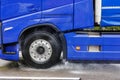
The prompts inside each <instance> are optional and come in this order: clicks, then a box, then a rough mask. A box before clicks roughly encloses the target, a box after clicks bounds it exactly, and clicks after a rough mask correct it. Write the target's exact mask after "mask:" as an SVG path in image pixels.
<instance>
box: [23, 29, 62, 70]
mask: <svg viewBox="0 0 120 80" xmlns="http://www.w3.org/2000/svg"><path fill="white" fill-rule="evenodd" d="M60 54H61V46H60V41H59V39H58V38H57V37H56V36H55V35H53V34H51V33H48V32H45V31H37V32H34V33H33V34H30V35H29V36H28V37H26V39H25V40H24V44H23V46H22V55H23V59H24V60H25V62H26V63H27V64H28V65H30V66H32V67H34V68H43V69H44V68H49V67H51V66H53V65H54V64H56V63H57V62H58V61H59V59H60Z"/></svg>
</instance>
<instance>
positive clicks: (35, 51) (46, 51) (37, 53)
mask: <svg viewBox="0 0 120 80" xmlns="http://www.w3.org/2000/svg"><path fill="white" fill-rule="evenodd" d="M29 53H30V56H31V58H32V60H33V61H34V62H36V63H45V62H46V61H48V60H49V59H50V57H51V55H52V46H51V44H50V43H49V42H48V41H46V40H44V39H38V40H35V41H34V42H32V44H31V45H30V48H29Z"/></svg>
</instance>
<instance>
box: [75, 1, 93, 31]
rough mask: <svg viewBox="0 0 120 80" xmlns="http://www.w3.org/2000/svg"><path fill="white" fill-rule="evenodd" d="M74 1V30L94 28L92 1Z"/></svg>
mask: <svg viewBox="0 0 120 80" xmlns="http://www.w3.org/2000/svg"><path fill="white" fill-rule="evenodd" d="M74 1H75V5H74V29H83V28H84V29H85V28H94V17H93V16H94V12H93V0H74Z"/></svg>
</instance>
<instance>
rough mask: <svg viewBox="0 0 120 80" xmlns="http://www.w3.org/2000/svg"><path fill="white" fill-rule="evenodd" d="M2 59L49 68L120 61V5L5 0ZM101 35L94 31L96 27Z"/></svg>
mask: <svg viewBox="0 0 120 80" xmlns="http://www.w3.org/2000/svg"><path fill="white" fill-rule="evenodd" d="M0 3H1V6H0V21H1V28H0V33H1V36H0V45H1V50H0V58H1V59H5V60H12V61H18V60H20V59H19V54H20V53H22V56H23V59H24V61H25V62H26V64H29V65H30V66H32V67H34V68H48V67H51V66H52V65H54V64H56V63H57V62H58V61H60V56H61V52H63V57H64V59H65V60H68V61H69V60H75V61H81V60H90V61H92V60H94V61H96V60H99V61H103V60H105V61H109V60H115V61H116V60H120V57H119V56H120V43H119V41H120V33H119V30H102V28H103V29H104V28H106V27H108V26H109V27H111V26H119V25H120V16H119V15H120V7H119V6H120V1H119V0H116V2H115V1H114V2H113V1H111V0H95V1H93V0H29V1H25V0H11V1H10V0H0ZM96 25H97V26H99V28H100V30H94V28H95V26H96Z"/></svg>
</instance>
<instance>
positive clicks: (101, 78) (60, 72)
mask: <svg viewBox="0 0 120 80" xmlns="http://www.w3.org/2000/svg"><path fill="white" fill-rule="evenodd" d="M2 62H3V61H2ZM4 64H5V63H4ZM6 64H9V65H7V67H6V65H4V66H5V67H4V66H3V67H1V68H0V80H3V79H5V78H6V79H8V80H9V79H11V80H13V79H15V80H20V79H23V78H25V79H28V80H29V79H30V78H32V80H34V79H35V78H42V79H45V78H49V79H50V78H51V79H52V78H58V79H59V78H60V79H63V80H64V79H67V78H68V80H70V79H69V78H73V80H77V79H78V78H81V80H120V64H96V63H89V64H88V63H84V64H83V63H68V62H66V63H63V62H61V63H59V64H58V65H56V66H53V67H52V68H49V69H45V70H43V69H33V68H29V67H26V66H24V65H21V64H19V65H17V63H13V62H6ZM13 77H14V78H13ZM33 78H34V79H33ZM74 78H75V79H74ZM76 78H77V79H76ZM25 79H24V80H25Z"/></svg>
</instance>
